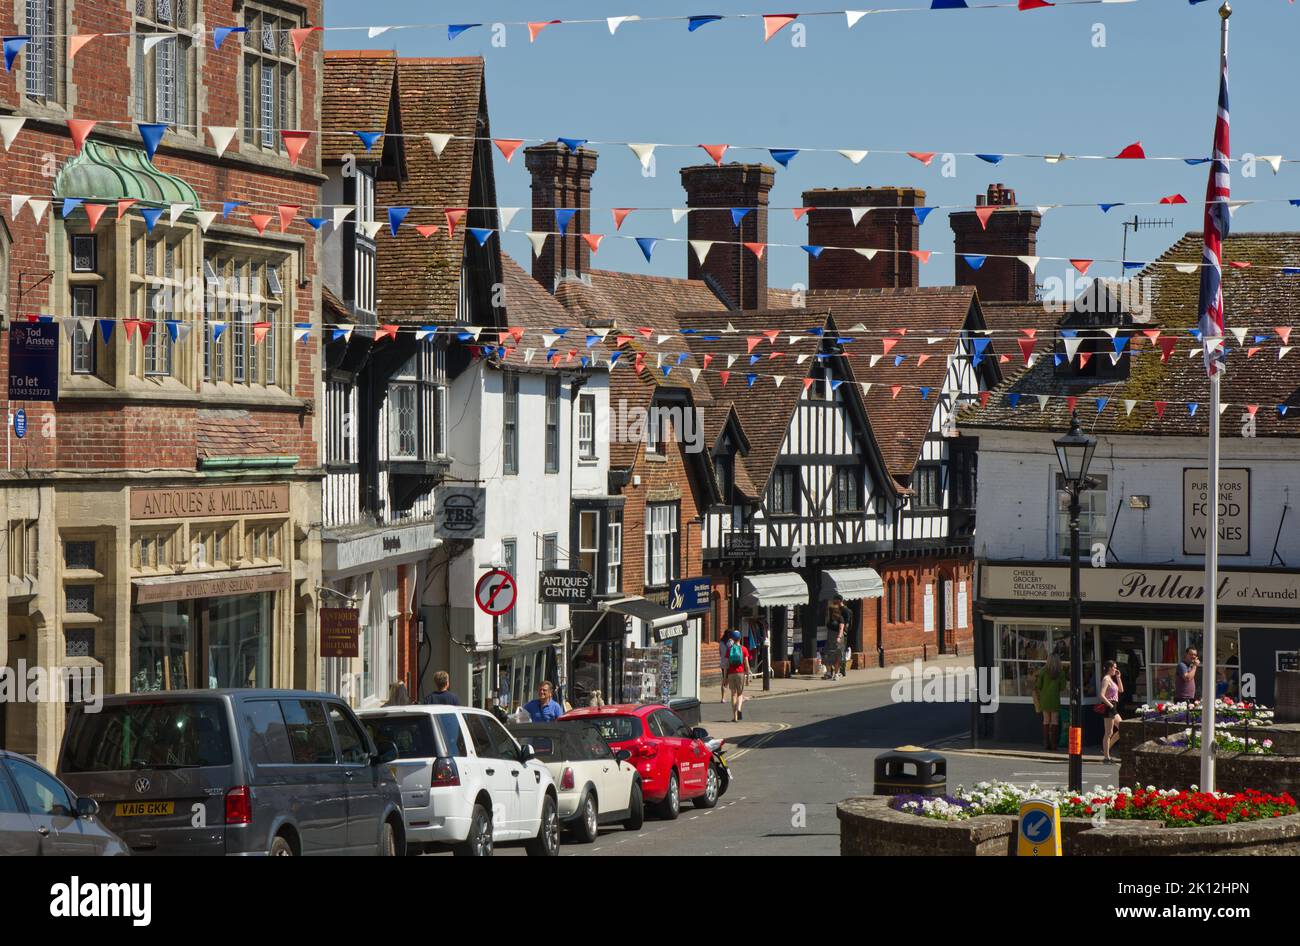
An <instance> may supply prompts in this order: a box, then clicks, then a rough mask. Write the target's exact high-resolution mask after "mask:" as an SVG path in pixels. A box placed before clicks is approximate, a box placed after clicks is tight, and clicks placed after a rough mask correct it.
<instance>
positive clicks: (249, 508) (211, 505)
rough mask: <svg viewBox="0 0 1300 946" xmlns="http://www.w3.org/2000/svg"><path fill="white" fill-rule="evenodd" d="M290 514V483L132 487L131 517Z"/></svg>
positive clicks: (178, 517) (183, 517) (160, 517)
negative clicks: (167, 487)
mask: <svg viewBox="0 0 1300 946" xmlns="http://www.w3.org/2000/svg"><path fill="white" fill-rule="evenodd" d="M288 514H289V484H288V483H277V484H274V485H266V486H192V487H181V488H172V489H166V488H162V489H157V488H152V487H133V488H132V489H131V518H132V519H204V518H210V517H215V516H287V515H288Z"/></svg>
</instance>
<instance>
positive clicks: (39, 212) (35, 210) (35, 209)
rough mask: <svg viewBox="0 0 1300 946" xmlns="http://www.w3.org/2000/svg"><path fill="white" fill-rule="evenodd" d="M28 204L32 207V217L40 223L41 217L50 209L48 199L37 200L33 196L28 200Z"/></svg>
mask: <svg viewBox="0 0 1300 946" xmlns="http://www.w3.org/2000/svg"><path fill="white" fill-rule="evenodd" d="M27 206H28V207H29V208H31V211H32V219H33V220H35V221H36V222H37V223H40V222H41V218H42V217H44V216H45V211H47V210H49V209H50V202H49V201H48V200H37V199H36V198H35V197H33V198H32V199H31V200H29V201H27Z"/></svg>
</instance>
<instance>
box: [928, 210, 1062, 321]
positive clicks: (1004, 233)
mask: <svg viewBox="0 0 1300 946" xmlns="http://www.w3.org/2000/svg"><path fill="white" fill-rule="evenodd" d="M1015 203H1016V192H1015V191H1014V190H1010V189H1009V188H1006V187H1004V186H1003V185H1002V184H990V185H989V186H988V191H987V195H985V194H979V195H977V196H976V197H975V206H977V207H985V206H991V207H1011V206H1014V205H1015ZM1042 222H1043V218H1042V215H1041V214H1039V213H1038V211H1036V210H1002V211H999V212H998V213H995V214H992V215H991V216H989V217H988V218H987V220H986V221H985V222H984V223H981V222H980V219H979V216H978V215H977V214H976V213H975V211H973V210H965V211H961V212H959V213H953V214H950V215H949V216H948V223H949V225H950V226H951V227H952V231H953V246H954V249H955V250H956V255H955V256H954V260H955V263H954V265H955V268H956V271H955V273H954V274H953V281H954V282H955V283H956V284H957V285H959V286H974V287H975V289H976V291H977V292H978V293H979V297H980V300H981V301H983V302H1033V301H1034V300H1035V299H1036V298H1037V287H1036V285H1035V282H1034V274H1033V273H1032V272H1031V271H1030V269H1029V267H1028V266H1027V265H1025V264H1024V263H1022V262H1021V261H1020V260H1018V259H1015V257H1017V256H1034V255H1036V253H1037V247H1038V228H1039V226H1041V225H1042ZM965 255H971V256H986V257H988V258H987V259H986V260H985V261H984V263H983V265H982V266H980V268H979V269H971V267H970V265H969V264H968V263H967V262H966V260H965V259H964V258H963V257H964V256H965Z"/></svg>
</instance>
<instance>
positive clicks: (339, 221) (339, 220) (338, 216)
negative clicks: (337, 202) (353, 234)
mask: <svg viewBox="0 0 1300 946" xmlns="http://www.w3.org/2000/svg"><path fill="white" fill-rule="evenodd" d="M352 211H353V208H352V207H335V208H334V229H335V230H337V229H338V228H339V227H341V226H343V221H344V220H346V219H348V216H349V215H351V213H352Z"/></svg>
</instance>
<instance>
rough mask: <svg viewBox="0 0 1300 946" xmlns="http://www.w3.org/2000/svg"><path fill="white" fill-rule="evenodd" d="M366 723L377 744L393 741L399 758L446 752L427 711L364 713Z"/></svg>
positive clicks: (423, 756) (432, 756) (416, 757)
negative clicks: (440, 747)
mask: <svg viewBox="0 0 1300 946" xmlns="http://www.w3.org/2000/svg"><path fill="white" fill-rule="evenodd" d="M361 722H362V724H363V725H364V726H365V727H366V730H367V731H368V732H369V733H370V738H371V739H373V740H374V743H375V745H376V746H381V747H382V746H384V745H386V744H387V743H390V742H391V743H392V744H393V745H395V746H397V757H398V758H399V759H432V758H436V757H437V756H440V755H442V753H441V752H439V751H438V743H437V741H436V740H435V738H434V735H433V723H432V721H430V719H429V717H428V715H426V714H424V713H394V714H393V715H391V716H369V715H367V716H362V717H361Z"/></svg>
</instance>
